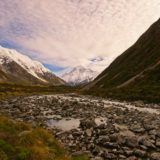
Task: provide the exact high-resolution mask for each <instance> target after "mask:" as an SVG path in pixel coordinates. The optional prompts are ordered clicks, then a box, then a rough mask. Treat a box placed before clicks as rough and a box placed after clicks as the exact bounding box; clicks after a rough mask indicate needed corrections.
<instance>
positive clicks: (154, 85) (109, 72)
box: [84, 19, 160, 100]
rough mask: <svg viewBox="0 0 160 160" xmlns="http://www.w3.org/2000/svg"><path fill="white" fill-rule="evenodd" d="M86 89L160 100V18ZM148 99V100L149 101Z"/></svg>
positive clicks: (101, 92)
mask: <svg viewBox="0 0 160 160" xmlns="http://www.w3.org/2000/svg"><path fill="white" fill-rule="evenodd" d="M84 89H85V90H88V91H89V92H90V93H94V92H93V91H96V93H97V95H98V94H99V95H104V96H105V95H110V96H116V94H117V97H120V96H122V95H123V94H125V96H126V97H129V96H130V98H133V99H134V98H135V99H136V98H140V97H141V98H140V99H142V98H146V99H147V97H151V96H152V98H154V99H157V100H158V99H159V97H160V19H159V20H158V21H157V22H155V23H154V24H153V25H152V26H151V27H150V28H149V29H148V30H147V31H146V32H145V33H144V34H143V35H142V36H141V37H140V38H139V39H138V41H137V42H136V43H135V44H134V45H133V46H132V47H130V48H129V49H128V50H126V51H125V52H124V53H123V54H122V55H120V56H119V57H118V58H116V59H115V60H114V61H113V62H112V63H111V65H110V66H109V67H108V68H107V69H105V70H104V71H103V72H102V73H101V74H100V75H99V76H98V77H97V78H96V79H95V80H94V81H93V82H91V83H90V84H89V85H87V86H86V87H85V88H84ZM148 99H149V98H148Z"/></svg>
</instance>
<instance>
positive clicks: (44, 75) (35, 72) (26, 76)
mask: <svg viewBox="0 0 160 160" xmlns="http://www.w3.org/2000/svg"><path fill="white" fill-rule="evenodd" d="M0 83H13V84H26V85H39V84H43V85H64V84H65V82H64V81H63V80H61V79H60V78H58V77H57V76H56V75H54V74H53V73H52V72H51V71H49V70H48V69H47V68H45V67H44V66H43V65H42V64H41V63H40V62H37V61H33V60H31V59H30V58H29V57H27V56H25V55H22V54H20V53H18V52H17V51H15V50H11V49H7V48H3V47H0Z"/></svg>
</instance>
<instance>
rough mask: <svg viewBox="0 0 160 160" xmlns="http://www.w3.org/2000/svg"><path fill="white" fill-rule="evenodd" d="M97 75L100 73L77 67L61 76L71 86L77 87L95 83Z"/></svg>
mask: <svg viewBox="0 0 160 160" xmlns="http://www.w3.org/2000/svg"><path fill="white" fill-rule="evenodd" d="M97 75H98V72H96V71H93V70H92V69H89V68H86V67H83V66H77V67H74V68H73V69H71V70H70V71H68V72H65V73H64V74H61V75H60V77H61V78H62V79H64V80H65V81H66V82H67V83H68V84H69V85H71V86H77V85H82V84H87V83H88V82H91V81H93V80H94V78H96V76H97Z"/></svg>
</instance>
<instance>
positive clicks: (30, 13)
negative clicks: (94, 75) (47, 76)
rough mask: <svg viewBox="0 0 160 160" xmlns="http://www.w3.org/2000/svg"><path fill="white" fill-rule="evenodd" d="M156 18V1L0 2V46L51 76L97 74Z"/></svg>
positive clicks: (159, 4)
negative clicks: (83, 70)
mask: <svg viewBox="0 0 160 160" xmlns="http://www.w3.org/2000/svg"><path fill="white" fill-rule="evenodd" d="M159 17H160V1H159V0H140V1H137V0H0V45H2V46H3V47H7V48H13V49H16V50H17V51H19V52H21V53H23V54H26V55H28V56H29V57H31V58H33V59H35V60H38V61H40V62H42V63H43V64H44V65H45V66H46V67H48V68H49V69H51V70H52V71H54V72H61V71H64V70H65V69H68V68H72V67H75V66H80V65H83V66H87V67H90V68H91V69H94V70H97V71H99V72H100V71H102V70H103V69H104V68H105V67H107V66H108V65H109V64H110V63H111V62H112V61H113V60H114V59H115V58H116V57H117V56H118V55H120V54H121V53H123V52H124V51H125V50H126V49H127V48H129V47H130V46H131V45H132V44H133V43H135V41H136V40H137V39H138V38H139V36H140V35H141V34H142V33H143V32H145V31H146V30H147V29H148V27H149V26H150V25H151V24H152V23H154V22H155V21H156V20H157V19H158V18H159Z"/></svg>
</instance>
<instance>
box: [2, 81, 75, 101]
mask: <svg viewBox="0 0 160 160" xmlns="http://www.w3.org/2000/svg"><path fill="white" fill-rule="evenodd" d="M77 90H78V88H75V87H69V86H48V87H46V86H22V85H12V84H0V99H1V98H8V97H12V96H23V95H24V96H26V95H37V94H59V93H71V92H76V91H77Z"/></svg>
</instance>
